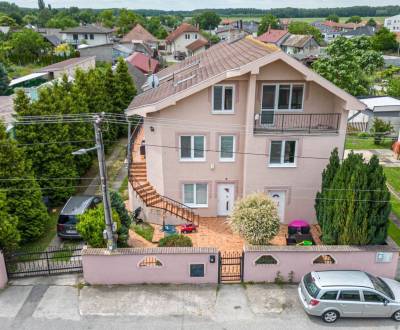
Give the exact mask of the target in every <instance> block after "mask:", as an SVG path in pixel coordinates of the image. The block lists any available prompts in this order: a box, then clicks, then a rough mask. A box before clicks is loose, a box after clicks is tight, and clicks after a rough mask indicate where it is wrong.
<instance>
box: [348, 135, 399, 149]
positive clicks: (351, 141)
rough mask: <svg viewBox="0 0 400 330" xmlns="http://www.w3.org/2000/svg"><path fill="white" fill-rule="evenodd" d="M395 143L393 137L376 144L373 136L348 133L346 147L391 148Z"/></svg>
mask: <svg viewBox="0 0 400 330" xmlns="http://www.w3.org/2000/svg"><path fill="white" fill-rule="evenodd" d="M392 144H393V139H392V138H385V139H383V141H382V143H381V144H379V145H378V144H375V143H374V138H372V137H360V136H357V135H347V136H346V142H345V145H344V147H345V149H353V150H359V149H390V148H391V146H392Z"/></svg>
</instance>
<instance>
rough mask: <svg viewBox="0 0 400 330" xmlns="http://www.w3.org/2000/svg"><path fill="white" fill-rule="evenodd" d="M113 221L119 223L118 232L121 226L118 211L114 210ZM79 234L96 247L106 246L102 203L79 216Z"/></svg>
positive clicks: (77, 226)
mask: <svg viewBox="0 0 400 330" xmlns="http://www.w3.org/2000/svg"><path fill="white" fill-rule="evenodd" d="M112 217H113V221H114V222H116V223H117V232H118V231H119V230H120V228H121V222H120V220H119V217H118V213H117V212H116V211H114V210H113V212H112ZM76 229H77V230H78V232H79V234H80V235H81V236H82V238H83V239H84V240H85V242H86V243H87V244H89V245H90V246H91V247H94V248H101V247H106V246H107V244H106V241H105V240H104V238H103V231H104V229H106V223H105V221H104V206H103V205H100V206H98V207H96V208H94V209H91V210H89V211H87V212H86V213H84V214H82V215H80V216H79V222H78V224H77V225H76Z"/></svg>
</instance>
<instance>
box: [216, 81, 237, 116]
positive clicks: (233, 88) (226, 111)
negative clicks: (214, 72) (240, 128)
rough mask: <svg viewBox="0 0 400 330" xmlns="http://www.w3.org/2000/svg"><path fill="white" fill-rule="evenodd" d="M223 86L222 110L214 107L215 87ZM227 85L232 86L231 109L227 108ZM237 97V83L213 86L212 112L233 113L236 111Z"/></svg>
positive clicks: (217, 113) (220, 113)
mask: <svg viewBox="0 0 400 330" xmlns="http://www.w3.org/2000/svg"><path fill="white" fill-rule="evenodd" d="M218 86H221V87H222V109H221V110H215V109H214V87H218ZM226 87H231V88H232V109H231V110H225V109H224V106H225V102H224V101H225V88H226ZM235 99H236V91H235V85H233V84H217V85H213V86H212V100H211V108H212V111H211V113H212V114H214V115H231V114H233V113H235Z"/></svg>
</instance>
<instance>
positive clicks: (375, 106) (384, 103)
mask: <svg viewBox="0 0 400 330" xmlns="http://www.w3.org/2000/svg"><path fill="white" fill-rule="evenodd" d="M360 101H361V102H362V103H364V104H365V105H366V106H367V107H368V109H370V110H372V111H375V110H380V111H382V110H383V111H384V110H385V109H383V108H384V107H386V108H387V110H391V111H400V100H399V99H396V98H394V97H390V96H378V97H367V98H360Z"/></svg>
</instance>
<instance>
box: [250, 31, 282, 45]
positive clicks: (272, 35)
mask: <svg viewBox="0 0 400 330" xmlns="http://www.w3.org/2000/svg"><path fill="white" fill-rule="evenodd" d="M287 33H288V31H287V30H274V29H270V30H268V31H267V32H265V33H264V34H262V35H260V36H259V37H257V39H258V40H260V41H262V42H271V43H277V42H278V41H279V40H280V39H281V38H282V37H283V36H285V35H286V34H287Z"/></svg>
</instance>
